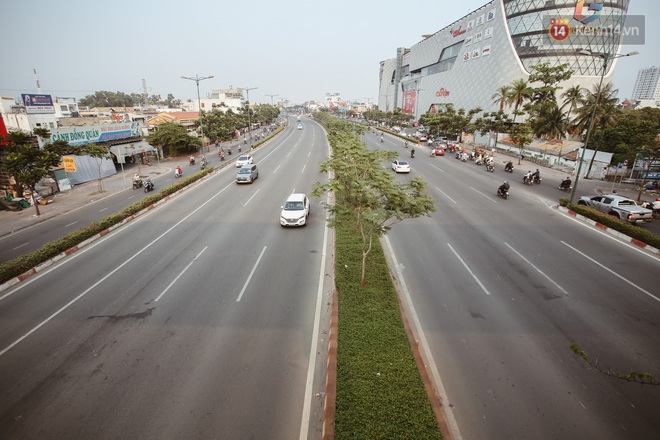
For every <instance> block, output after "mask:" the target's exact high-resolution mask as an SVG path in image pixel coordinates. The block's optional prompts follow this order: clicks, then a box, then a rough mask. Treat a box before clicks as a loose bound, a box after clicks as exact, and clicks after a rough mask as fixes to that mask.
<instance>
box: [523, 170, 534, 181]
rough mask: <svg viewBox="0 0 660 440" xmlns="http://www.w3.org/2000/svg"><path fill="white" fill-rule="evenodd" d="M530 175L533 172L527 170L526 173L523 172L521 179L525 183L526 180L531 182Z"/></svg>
mask: <svg viewBox="0 0 660 440" xmlns="http://www.w3.org/2000/svg"><path fill="white" fill-rule="evenodd" d="M532 176H533V174H532V172H531V170H530V171H527V174H525V176H524V177H523V181H524V182H525V183H527V182H530V183H531V182H532Z"/></svg>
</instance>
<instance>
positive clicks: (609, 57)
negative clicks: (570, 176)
mask: <svg viewBox="0 0 660 440" xmlns="http://www.w3.org/2000/svg"><path fill="white" fill-rule="evenodd" d="M577 53H578V54H580V55H588V56H592V57H598V58H602V59H603V70H602V72H601V74H600V82H599V83H598V93H596V101H594V108H593V110H592V111H591V117H590V118H589V124H588V126H587V137H586V138H585V140H584V145H583V146H582V155H581V156H580V163H579V164H578V169H577V174H576V175H575V183H574V184H573V191H572V192H571V198H570V199H569V202H568V203H569V205H570V204H572V203H573V200H575V193H576V192H577V186H578V181H579V180H580V172H581V171H582V162H584V155H585V153H586V152H587V146H588V145H589V139H590V138H591V132H592V131H593V128H594V121H595V119H596V109H597V108H598V102H599V101H600V95H601V93H602V90H603V79H604V78H605V73H606V72H607V64H608V63H609V62H610V60H615V59H617V58H622V57H630V56H633V55H637V54H639V52H630V53H626V54H618V55H612V54H609V53H602V54H596V53H593V52H591V51H589V50H584V49H580V50H578V51H577ZM594 155H595V153H594Z"/></svg>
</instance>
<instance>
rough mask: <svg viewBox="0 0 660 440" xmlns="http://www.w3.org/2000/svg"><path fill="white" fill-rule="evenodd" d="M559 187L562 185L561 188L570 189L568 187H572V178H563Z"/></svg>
mask: <svg viewBox="0 0 660 440" xmlns="http://www.w3.org/2000/svg"><path fill="white" fill-rule="evenodd" d="M559 187H560V188H561V189H568V188H570V187H571V178H570V177H567V178H565V179H564V180H562V181H561V183H560V184H559Z"/></svg>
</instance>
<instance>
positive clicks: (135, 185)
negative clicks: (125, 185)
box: [133, 179, 142, 189]
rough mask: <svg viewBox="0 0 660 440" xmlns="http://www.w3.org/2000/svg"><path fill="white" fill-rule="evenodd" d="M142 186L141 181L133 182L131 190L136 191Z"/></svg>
mask: <svg viewBox="0 0 660 440" xmlns="http://www.w3.org/2000/svg"><path fill="white" fill-rule="evenodd" d="M141 186H142V179H137V180H134V181H133V189H138V188H140V187H141Z"/></svg>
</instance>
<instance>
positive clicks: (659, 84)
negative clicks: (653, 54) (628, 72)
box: [632, 66, 660, 101]
mask: <svg viewBox="0 0 660 440" xmlns="http://www.w3.org/2000/svg"><path fill="white" fill-rule="evenodd" d="M632 100H633V101H643V100H654V101H660V67H655V66H654V67H649V68H646V69H641V70H640V71H639V72H638V73H637V80H636V81H635V87H633V92H632Z"/></svg>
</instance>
